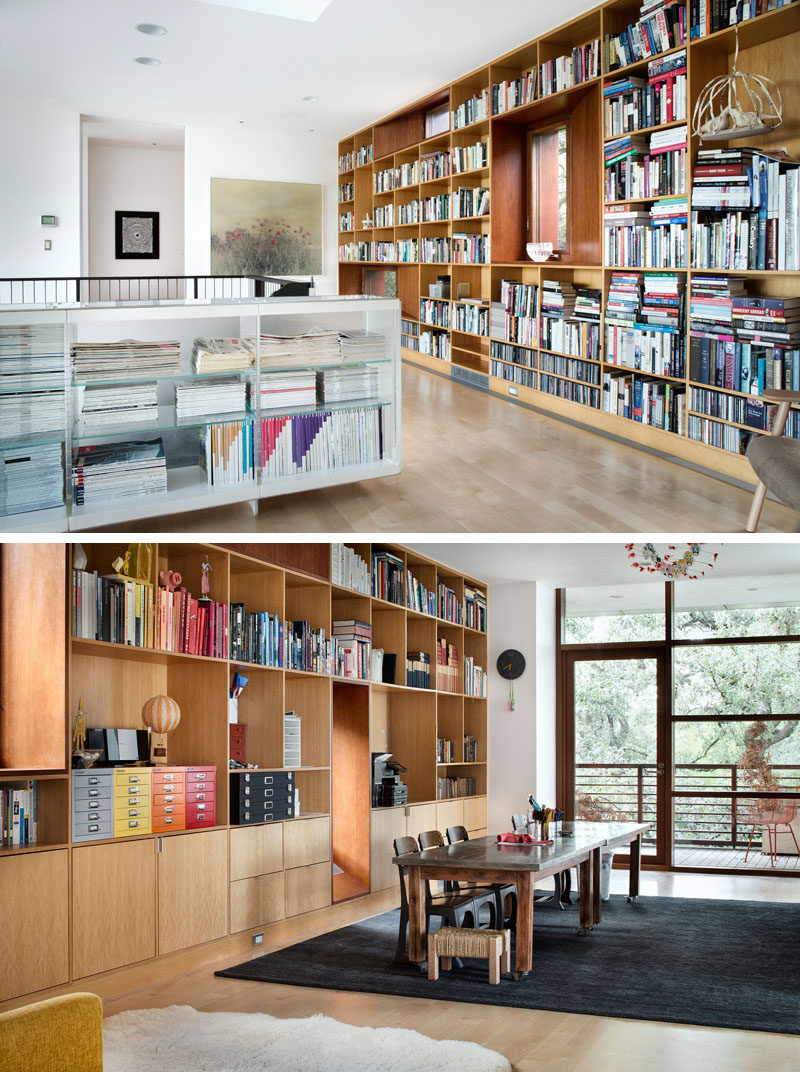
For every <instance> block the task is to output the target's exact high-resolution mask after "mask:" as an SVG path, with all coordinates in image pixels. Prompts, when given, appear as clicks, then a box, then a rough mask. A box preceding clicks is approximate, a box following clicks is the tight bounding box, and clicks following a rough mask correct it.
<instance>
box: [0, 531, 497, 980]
mask: <svg viewBox="0 0 800 1072" xmlns="http://www.w3.org/2000/svg"><path fill="white" fill-rule="evenodd" d="M352 547H353V548H354V549H355V550H356V551H357V553H358V554H359V555H361V556H363V557H364V558H365V560H366V561H367V562H370V556H371V551H372V547H371V545H370V544H354V545H352ZM83 548H84V550H85V551H86V554H87V558H88V565H87V567H86V568H87V569H88V570H90V571H91V570H97V571H98V573H99V574H101V575H103V574H109V573H112V572H113V570H112V567H111V563H112V561H113V560H114V559H115V558H116V557H117V555H119V554H123V553H124V551H125V545H120V544H92V543H84V544H83ZM323 550H324V552H325V553H324V554H323V553H322V552H323ZM381 550H385V551H388V552H390V553H391V554H393V555H395V556H396V557H397V558H398V559H400V561H401V562H402V565H403V570H404V571H405V570H406V569H408V570H410V571H411V573H412V574H413V576H414V577H415V578H416V579H417V580H419V581H420V582H421V583H423V584H424V585H425V586H426V587H429V588H431V589H432V590H434V591H435V589H436V584H437V581H438V580H439V579H440V578H441V579H442V580H444V581H446V583H447V584H448V587H450V588H451V589H453V590H454V591H455V592H456V593H457V596H458V599H459V600H460V601H461V603H462V605H463V599H464V582H465V580H466V582H467V584H468V585H472V586H475V587H477V588H479V589H481V590H482V591H483V593H484V594H485V591H486V587H485V585H482V584H481V582H479V581H475V580H473V579H471V578H464V577H463V576H462V575H458V574H454V573H453V572H452V571H450V570H442V568H441V567H440V566H438V565H437V563H435V562H434V561H432V560H430V559H427V558H424V557H423V556H420V555H418V554H416V553H412V552H410V551H406V550H405V549H404V548H402V547H397V546H391V545H385V546H384V545H381ZM69 555H70V549H69V548H67V549H66V553H65V549H64V547H63V545H58V544H51V545H37V544H27V545H14V544H11V545H6V546H5V547H3V548H2V550H0V574H1V575H2V580H3V584H2V588H0V620H2V621H3V623H4V635H3V678H2V682H0V690H2V696H3V707H2V710H1V711H0V741H1V742H2V743H3V752H2V761H3V766H2V767H0V786H3V785H7V784H13V783H19V782H20V781H21V780H23V779H27V778H36V780H37V786H38V792H39V808H38V818H39V839H38V842H37V844H35V845H29V846H23V847H20V848H14V849H0V919H3V920H4V921H5V922H4V933H5V934H6V936H7V938H8V943H9V944H8V948H7V949H6V950H5V954H4V961H5V962H6V963H8V964H11V965H12V970H11V971H10V972H8V973H4V975H3V979H2V983H1V984H0V1001H3V1000H5V999H8V998H12V997H15V996H18V995H21V994H26V993H31V992H34V991H37V990H41V989H44V988H46V987H50V986H55V985H58V984H60V983H64V982H67V981H69V980H71V979H79V978H84V977H86V976H90V975H94V974H96V973H97V972H101V971H107V970H110V969H112V968H116V967H121V966H123V965H126V964H131V963H135V962H138V961H143V960H147V959H150V958H153V957H157V956H160V955H163V954H166V953H169V952H173V951H175V950H178V949H184V948H188V947H190V946H194V945H198V944H201V943H203V942H207V941H212V940H215V939H218V938H222V937H225V936H227V935H233V934H236V933H238V932H243V931H248V930H257V929H260V930H263V928H264V926H267V925H269V924H271V923H275V922H277V921H280V920H284V919H288V918H291V917H293V916H296V915H299V914H301V913H305V912H311V911H318V910H325V909H326V908H327V907H328V906H330V905H332V904H334V903H336V902H337V901H341V900H346V899H349V898H351V897H353V896H358V895H363V894H368V893H370V892H372V893H375V892H378V891H381V890H386V889H390V888H391V887H392V886H394V885H396V882H397V876H396V872H395V869H394V868H393V867H392V866H391V837H388V836H387V829H391V830H394V829H398V830H399V829H400V827H402V830H401V832H402V833H403V834H405V833H406V831H408V832H409V833H413V834H416V833H419V831H421V830H422V829H428V828H430V827H433V826H435V825H436V824H437V822H438V823H439V825H440V827H441V828H442V830H444V829H446V827H447V826H448V825H452V824H453V823H454V822H464V823H465V824H468V825H469V828H470V829H471V830H472V831H473V832H479V831H480V832H483V831H484V830H485V827H486V795H485V794H486V760H487V748H488V726H487V715H486V704H487V701H486V700H485V699H483V698H476V697H471V696H465V695H464V694H463V692H462V691H459V692H458V693H453V694H450V693H448V694H444V693H440V692H437V690H436V680H435V676H433V675H434V674H435V666H436V652H435V648H436V642H437V639H439V638H440V637H442V636H446V637H447V638H448V639H449V640H450V642H451V643H455V644H456V645H457V647H458V651H459V659H460V660H463V657H464V655H465V654H466V655H469V656H472V657H473V658H474V659H475V661H476V662H477V663H479V664H480V665H481V666H482V667H483V668H484V669H485V668H486V662H487V637H486V634H485V632H481V631H479V630H476V629H471V628H467V627H466V626H464V625H456V624H453V623H451V622H449V621H446V620H444V619H440V618H439V617H437V616H436V615H427V614H422V613H419V612H417V611H413V610H409V609H407V608H406V606H405V600H406V597H405V588H404V589H403V593H402V596H401V599H402V602H401V603H400V604H394V603H390V602H388V601H386V600H383V599H378V598H373V597H372V596H371V595H370V594H368V593H367V594H363V593H358V592H354V591H352V590H350V589H348V588H345V587H342V586H340V585H337V584H333V583H332V582H331V579H330V578H331V548H330V545H324V544H323V545H314V546H313V549H312V550H311V551H309V548H308V546H306V545H289V544H284V545H266V544H265V545H252V544H247V545H227V546H226V547H222V546H218V545H202V544H191V543H161V544H157V545H154V548H153V558H152V567H151V576H150V581H151V583H154V582H155V581H156V580H157V576H158V573H159V572H161V571H164V570H174V571H177V572H179V573H180V574H181V576H182V583H183V584H184V585H185V586H186V587H187V588H188V589H189V591H191V592H192V594H193V595H195V596H197V595H199V594H200V591H201V587H200V582H201V572H202V571H201V564H202V563H203V562H204V560H206V559H208V561H209V562H210V563H211V566H212V571H211V575H210V576H211V595H212V598H213V599H215V600H216V601H218V602H220V603H226V602H229V601H233V602H237V601H238V602H241V601H244V602H245V603H246V608H247V610H248V611H261V610H263V611H268V612H270V613H277V614H278V615H279V616H280V617H281V619H283V618H286V619H287V620H308V621H309V622H311V624H312V625H313V626H314V627H315V628H323V629H325V631H326V635H327V636H330V633H331V626H332V622H333V621H336V620H339V619H348V618H358V619H361V620H363V621H366V622H369V623H370V624H371V625H372V627H373V631H374V645H375V646H382V647H384V649H385V650H386V651H389V652H393V653H395V654H396V656H397V669H396V677H395V681H396V682H397V683H395V684H393V683H382V682H381V683H373V682H371V681H369V680H361V679H354V678H339V677H332V676H329V675H326V674H321V673H310V672H306V671H301V670H292V669H286V668H283V667H269V666H262V665H258V664H252V663H242V662H238V661H234V660H231V659H229V658H212V657H207V656H200V655H188V654H179V653H174V652H165V651H160V650H157V649H155V648H153V647H133V646H126V645H123V644H115V643H108V642H104V641H98V640H87V639H81V638H77V637H70V636H69V620H70V619H69V608H70V603H69V602H68V596H69V594H70V576H71V574H70V565H69ZM276 562H280V563H281V564H280V565H277V564H276ZM23 596H24V598H23ZM23 607H24V608H25V616H24V620H23V618H22V617H21V616H20V614H21V610H22V608H23ZM18 612H19V613H18ZM65 622H66V626H67V627H66V629H65ZM15 623H16V625H17V626H18V628H17V629H14V628H12V627H13V626H14V624H15ZM34 635H35V637H36V640H35V643H34V642H33V636H34ZM417 650H425V651H428V652H429V653H430V655H431V670H432V681H431V688H429V689H419V688H410V687H407V686H406V685H405V683H404V682H405V657H406V652H407V651H417ZM33 652H36V659H35V660H34V662H31V659H30V656H31V654H32V653H33ZM15 662H16V663H18V664H19V665H18V666H17V667H16V668H15V667H14V664H15ZM29 663H30V665H29ZM237 669H238V670H239V671H240V672H241V673H243V674H244V675H245V676H246V677H247V678H248V679H249V681H248V685H247V686H246V688H245V690H244V691H243V693H242V695H241V697H240V698H239V705H238V706H239V721H240V722H241V723H244V724H245V725H246V751H245V756H246V759H247V761H248V762H249V763H254V764H256V765H257V766H258V767H259V768H262V769H270V770H275V769H281V768H282V767H283V713H284V711H288V710H295V711H297V712H298V713H299V714H300V715H301V718H302V754H301V762H302V766H301V767H300V768H295V779H296V784H297V786H298V788H299V793H300V815H299V817H297V818H295V819H288V820H285V821H283V822H272V823H264V824H258V825H246V826H236V825H230V824H229V822H228V816H229V776H228V758H229V732H228V703H227V699H228V691H229V687H230V682H231V678H232V675H233V672H234V671H235V670H237ZM37 675H38V676H37ZM31 679H33V680H38V682H39V689H38V691H36V694H35V697H34V694H33V693H32V692H31V688H30V681H31ZM463 687H464V686H463V675H462V676H460V677H459V689H463ZM162 693H164V694H167V695H169V696H172V697H173V698H174V699H176V700H177V701H178V703H179V705H180V708H181V712H182V720H181V723H180V725H179V726H178V728H177V729H176V730H175V731H174V732H173V733H172V734H171V735H170V737H169V760H170V762H171V763H174V764H176V765H198V766H200V765H214V766H216V768H217V778H216V825H215V826H214V827H213V828H205V829H202V830H186V831H178V830H175V831H174V832H170V833H166V834H142V835H135V836H131V837H125V838H114V839H107V840H101V841H94V842H89V843H82V844H80V843H74V842H72V841H71V839H70V830H71V828H72V823H71V789H70V783H71V778H70V772H69V768H68V756H69V753H70V734H71V727H72V724H73V722H74V717H75V713H76V711H77V707H78V702H79V700H82V701H83V705H84V709H85V711H86V720H87V726H88V727H100V726H105V727H111V726H113V727H116V728H131V729H133V728H141V726H142V723H141V710H142V705H143V703H144V701H145V700H146V699H148V698H149V697H150V696H153V695H156V694H162ZM30 724H35V725H36V726H37V732H36V733H35V734H31V733H28V732H27V731H26V726H29V725H30ZM465 733H467V734H469V735H470V736H472V737H474V738H476V739H477V741H478V761H477V762H475V763H471V764H463V763H455V764H450V765H442V766H439V765H437V763H436V758H437V757H436V738H437V734H438V735H444V736H447V737H448V738H450V739H452V740H453V741H454V742H455V744H456V747H460V745H461V741H462V738H463V735H464V734H465ZM371 751H380V752H385V751H391V752H393V753H394V755H395V756H396V758H397V759H398V760H399V761H400V762H401V763H403V765H404V766H406V767H407V768H408V772H407V774H406V775H404V779H405V781H406V782H407V784H408V787H409V807H393V808H377V809H373V808H372V807H371V781H372V771H371ZM456 758H457V759H458V758H460V756H459V755H458V753H457V754H456ZM451 774H452V775H456V776H469V777H474V778H475V783H476V794H475V795H474V796H471V797H469V798H468V799H457V800H448V801H443V802H440V803H437V801H436V796H437V777H438V776H442V775H451ZM412 805H413V806H412ZM393 836H396V835H395V834H392V837H393ZM333 865H336V867H334V866H333ZM339 869H340V871H341V873H340V872H339ZM332 872H333V873H332ZM12 919H13V921H14V922H13V926H12V924H11V920H12ZM70 935H71V938H70ZM42 942H44V943H45V944H44V945H42Z"/></svg>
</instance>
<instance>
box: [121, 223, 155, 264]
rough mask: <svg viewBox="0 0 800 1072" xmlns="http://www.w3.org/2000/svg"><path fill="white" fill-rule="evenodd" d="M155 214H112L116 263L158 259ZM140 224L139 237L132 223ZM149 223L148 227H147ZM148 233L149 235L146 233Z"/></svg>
mask: <svg viewBox="0 0 800 1072" xmlns="http://www.w3.org/2000/svg"><path fill="white" fill-rule="evenodd" d="M158 215H159V214H158V213H157V212H119V211H118V212H115V213H114V256H115V258H116V260H118V261H140V260H149V261H157V260H158V258H159V224H158ZM137 220H139V221H141V222H142V231H143V234H142V235H141V236H139V235H137V233H136V226H135V223H134V222H133V221H137ZM148 221H149V227H148V225H147V224H148ZM148 231H149V235H148V234H147V232H148ZM148 239H149V241H148Z"/></svg>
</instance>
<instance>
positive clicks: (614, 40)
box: [605, 0, 687, 71]
mask: <svg viewBox="0 0 800 1072" xmlns="http://www.w3.org/2000/svg"><path fill="white" fill-rule="evenodd" d="M686 36H687V25H686V6H685V2H684V0H645V2H644V3H643V4H642V5H641V7H640V9H639V19H638V21H637V22H634V23H630V24H629V25H628V26H627V28H626V29H625V30H622V31H621V32H619V33H612V34H609V35H608V36H607V37H606V40H605V62H606V70H608V71H614V70H616V69H618V68H620V67H626V66H627V65H628V64H629V63H636V62H637V60H644V59H647V58H648V57H650V56H656V55H658V53H659V52H668V51H669V50H670V49H673V48H677V47H678V46H679V45H683V44H685V43H686Z"/></svg>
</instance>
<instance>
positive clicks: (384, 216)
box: [373, 203, 394, 227]
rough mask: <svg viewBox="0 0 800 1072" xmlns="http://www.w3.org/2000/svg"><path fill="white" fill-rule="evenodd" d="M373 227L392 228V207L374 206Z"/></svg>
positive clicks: (390, 205) (389, 205)
mask: <svg viewBox="0 0 800 1072" xmlns="http://www.w3.org/2000/svg"><path fill="white" fill-rule="evenodd" d="M373 226H374V227H394V205H392V204H391V203H390V204H388V205H376V206H375V209H374V212H373Z"/></svg>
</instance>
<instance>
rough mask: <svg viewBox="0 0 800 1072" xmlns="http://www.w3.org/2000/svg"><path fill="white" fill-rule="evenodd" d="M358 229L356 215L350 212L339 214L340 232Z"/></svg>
mask: <svg viewBox="0 0 800 1072" xmlns="http://www.w3.org/2000/svg"><path fill="white" fill-rule="evenodd" d="M355 229H356V217H355V213H354V212H353V211H352V210H351V211H350V212H340V213H339V230H340V231H355Z"/></svg>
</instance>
